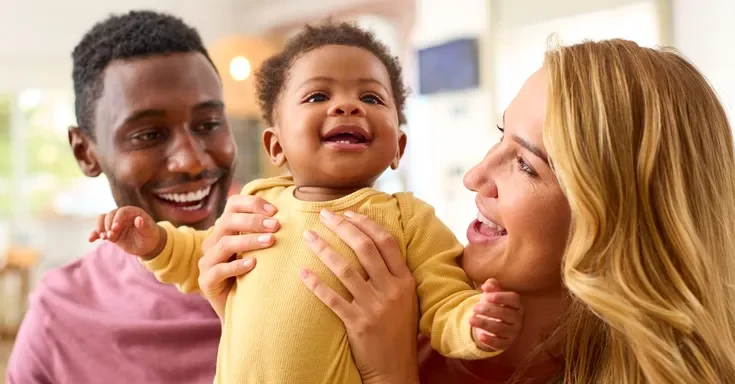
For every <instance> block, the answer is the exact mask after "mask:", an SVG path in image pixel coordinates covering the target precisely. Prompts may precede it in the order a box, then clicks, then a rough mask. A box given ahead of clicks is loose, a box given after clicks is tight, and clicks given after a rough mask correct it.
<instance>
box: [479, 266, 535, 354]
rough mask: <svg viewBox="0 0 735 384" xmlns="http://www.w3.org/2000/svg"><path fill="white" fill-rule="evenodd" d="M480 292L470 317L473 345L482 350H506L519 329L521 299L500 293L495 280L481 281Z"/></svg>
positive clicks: (521, 323) (505, 292)
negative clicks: (480, 294)
mask: <svg viewBox="0 0 735 384" xmlns="http://www.w3.org/2000/svg"><path fill="white" fill-rule="evenodd" d="M482 292H483V293H482V299H481V300H480V302H479V303H477V304H476V305H475V308H474V311H475V314H474V315H473V316H472V317H471V318H470V325H472V336H473V337H474V339H475V343H477V346H478V347H479V348H480V349H482V350H485V351H500V350H504V349H507V348H508V347H510V346H511V345H512V344H513V342H514V341H515V339H516V337H517V336H518V334H519V333H520V331H521V328H522V327H523V306H521V298H520V296H519V295H518V294H517V293H515V292H507V291H503V290H502V289H501V288H500V285H499V284H498V281H497V280H495V279H488V280H487V281H485V284H483V285H482Z"/></svg>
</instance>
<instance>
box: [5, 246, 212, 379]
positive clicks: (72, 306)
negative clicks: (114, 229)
mask: <svg viewBox="0 0 735 384" xmlns="http://www.w3.org/2000/svg"><path fill="white" fill-rule="evenodd" d="M219 337H220V321H219V319H218V318H217V316H216V314H215V313H214V311H213V310H212V309H211V307H210V306H209V304H208V303H207V301H206V300H205V299H204V298H202V297H201V296H200V295H196V294H192V295H184V294H181V293H179V292H178V291H177V290H176V288H174V287H173V286H170V285H163V284H161V283H159V282H158V281H157V280H156V279H155V277H153V275H152V274H150V273H149V272H148V271H146V270H145V269H144V268H143V267H142V266H141V265H140V263H139V262H138V261H137V259H136V258H135V257H134V256H131V255H128V254H125V253H123V252H121V251H120V250H119V249H118V248H117V247H116V246H115V245H113V244H111V243H107V242H105V243H103V244H101V245H100V246H99V247H98V248H97V249H95V250H94V251H92V252H91V253H90V254H88V255H86V256H85V257H83V258H81V259H79V260H77V261H75V262H73V263H71V264H68V265H66V266H64V267H62V268H59V269H57V270H54V271H51V272H49V273H48V274H47V275H46V276H45V277H44V278H43V279H42V280H41V281H40V283H39V284H38V286H37V288H36V289H35V290H34V293H33V295H32V296H31V298H30V307H29V310H28V312H27V314H26V317H25V318H24V320H23V324H22V325H21V328H20V332H19V334H18V338H17V340H16V343H15V345H14V347H13V352H12V355H11V357H10V361H9V362H8V376H7V380H8V383H9V384H44V383H49V384H57V383H58V384H66V383H70V384H86V383H102V384H118V383H119V384H131V383H151V384H153V383H162V384H165V383H192V384H198V383H207V384H211V383H212V380H213V378H214V373H215V363H216V359H217V346H218V343H219Z"/></svg>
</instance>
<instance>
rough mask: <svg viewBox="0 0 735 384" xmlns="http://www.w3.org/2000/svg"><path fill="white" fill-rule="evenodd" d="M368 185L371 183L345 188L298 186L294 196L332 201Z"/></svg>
mask: <svg viewBox="0 0 735 384" xmlns="http://www.w3.org/2000/svg"><path fill="white" fill-rule="evenodd" d="M366 187H369V185H366V186H361V187H345V188H327V187H306V186H301V187H299V186H297V187H296V189H295V190H294V197H296V198H297V199H299V200H303V201H330V200H336V199H339V198H341V197H345V196H347V195H349V194H350V193H354V192H356V191H359V190H360V189H362V188H366Z"/></svg>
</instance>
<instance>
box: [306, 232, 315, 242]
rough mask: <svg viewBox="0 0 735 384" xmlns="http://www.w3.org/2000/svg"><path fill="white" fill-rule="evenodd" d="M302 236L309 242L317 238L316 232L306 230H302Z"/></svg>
mask: <svg viewBox="0 0 735 384" xmlns="http://www.w3.org/2000/svg"><path fill="white" fill-rule="evenodd" d="M304 238H306V240H307V241H308V242H310V243H311V242H313V241H314V240H316V239H317V236H316V233H314V232H312V231H306V232H304Z"/></svg>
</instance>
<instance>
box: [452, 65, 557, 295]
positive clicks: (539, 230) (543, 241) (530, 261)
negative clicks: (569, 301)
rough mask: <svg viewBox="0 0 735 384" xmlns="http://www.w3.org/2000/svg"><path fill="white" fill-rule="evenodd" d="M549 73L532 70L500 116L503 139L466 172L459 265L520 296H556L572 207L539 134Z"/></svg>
mask: <svg viewBox="0 0 735 384" xmlns="http://www.w3.org/2000/svg"><path fill="white" fill-rule="evenodd" d="M547 82H548V80H547V75H546V72H545V70H543V69H542V70H539V71H538V72H536V73H534V74H533V75H531V77H530V78H529V79H528V80H527V81H526V83H525V84H524V85H523V87H522V88H521V90H520V92H519V93H518V95H517V96H516V97H515V99H514V100H513V102H512V103H511V104H510V105H509V106H508V109H507V110H506V111H505V115H504V118H503V125H502V126H501V127H500V128H502V129H503V131H504V132H503V138H502V140H501V141H500V142H499V143H497V144H496V145H495V146H494V147H493V148H492V149H490V152H488V154H487V155H486V156H485V158H484V159H483V160H482V162H480V164H477V165H476V166H475V167H474V168H472V169H471V170H470V171H469V172H468V173H467V174H466V175H465V177H464V185H465V186H466V187H467V188H468V189H470V190H472V191H475V192H477V195H476V198H475V203H476V204H477V210H478V212H479V214H478V219H477V220H475V221H473V222H472V223H471V224H470V226H469V228H468V229H467V238H468V240H469V244H468V245H467V247H466V248H465V251H464V256H463V258H462V264H463V268H464V269H465V271H467V274H468V275H469V277H470V278H471V279H472V280H474V281H475V282H477V283H480V284H481V283H483V282H484V281H485V280H487V279H488V278H491V277H494V278H496V279H497V280H498V281H499V283H500V285H501V287H503V289H506V290H511V291H515V292H518V293H520V294H537V295H544V294H556V293H558V292H560V291H561V289H562V281H561V260H562V255H563V253H564V248H565V245H566V240H567V235H568V233H569V224H570V216H571V214H570V210H569V204H568V203H567V200H566V197H565V196H564V194H563V193H562V191H561V188H560V187H559V184H558V182H557V179H556V177H555V176H554V173H553V172H552V171H551V168H550V166H549V161H550V160H549V159H548V158H547V155H546V149H545V148H544V144H543V139H542V130H543V122H544V111H545V104H546V87H547Z"/></svg>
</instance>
